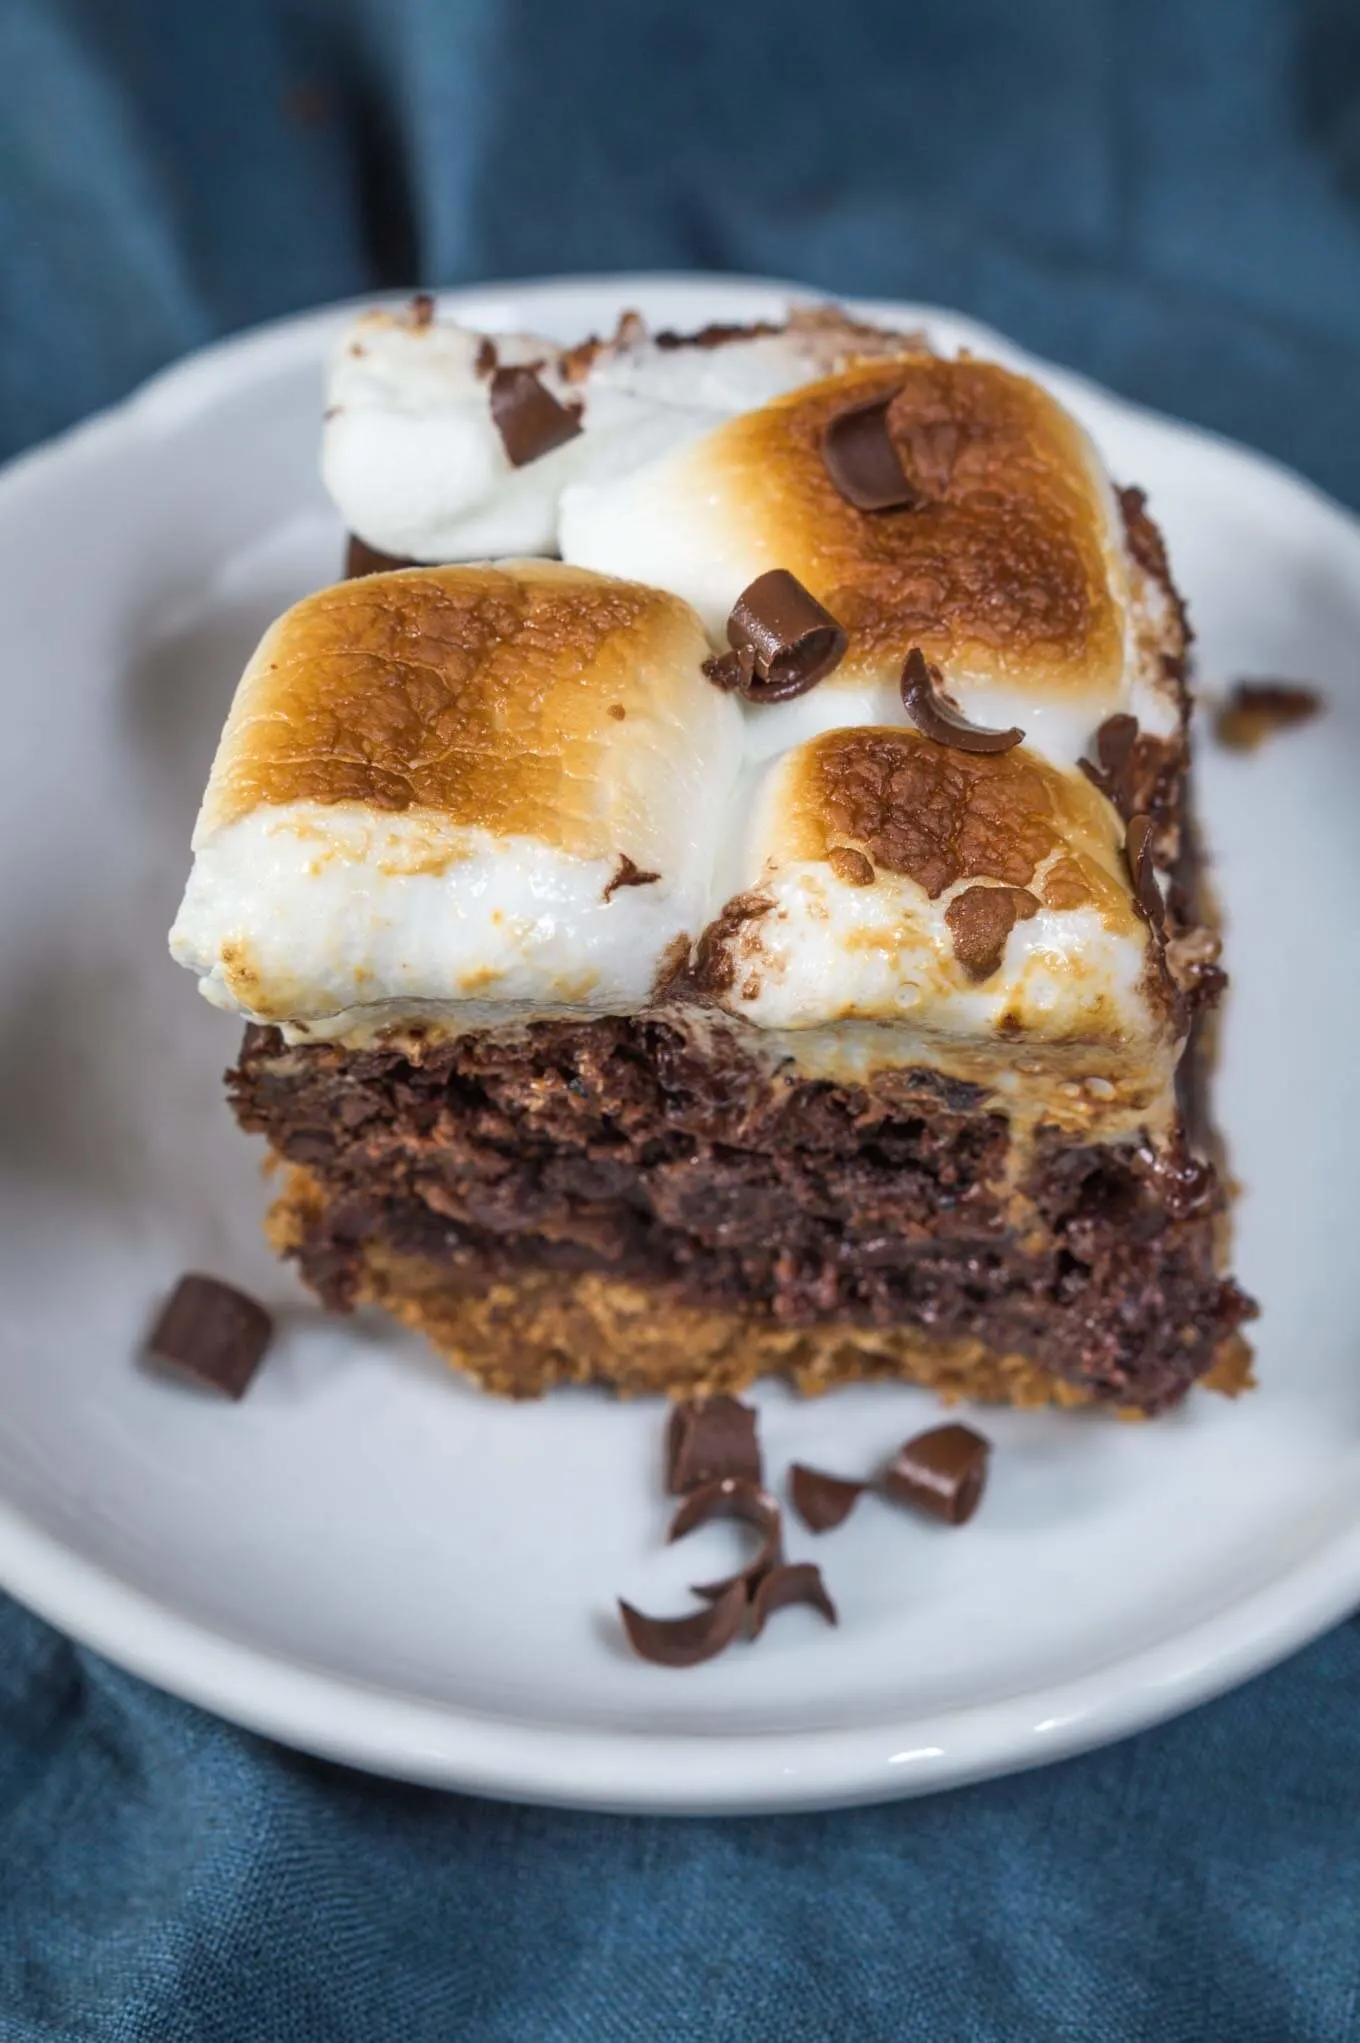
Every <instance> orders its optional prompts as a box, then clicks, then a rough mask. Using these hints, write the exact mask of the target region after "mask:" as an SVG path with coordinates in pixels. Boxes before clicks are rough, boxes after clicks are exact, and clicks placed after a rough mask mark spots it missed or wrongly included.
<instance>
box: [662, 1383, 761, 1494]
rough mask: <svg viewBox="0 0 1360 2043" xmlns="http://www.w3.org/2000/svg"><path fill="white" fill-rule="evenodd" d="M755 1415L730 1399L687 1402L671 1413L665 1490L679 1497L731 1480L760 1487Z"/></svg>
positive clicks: (758, 1447)
mask: <svg viewBox="0 0 1360 2043" xmlns="http://www.w3.org/2000/svg"><path fill="white" fill-rule="evenodd" d="M760 1477H761V1468H760V1445H759V1442H758V1440H757V1438H756V1414H755V1412H754V1411H753V1410H752V1409H751V1407H750V1406H749V1405H744V1404H741V1403H739V1402H738V1400H737V1399H736V1398H734V1397H706V1398H691V1399H690V1400H689V1401H688V1402H687V1403H684V1404H677V1405H675V1406H673V1408H672V1410H671V1416H670V1421H669V1424H668V1425H667V1427H666V1488H667V1489H668V1490H669V1492H670V1494H671V1495H672V1496H673V1497H683V1496H684V1495H685V1494H686V1492H687V1491H689V1490H694V1489H697V1488H698V1487H699V1485H700V1484H701V1483H713V1482H723V1481H735V1482H746V1483H753V1484H754V1485H755V1486H756V1488H757V1489H759V1487H760Z"/></svg>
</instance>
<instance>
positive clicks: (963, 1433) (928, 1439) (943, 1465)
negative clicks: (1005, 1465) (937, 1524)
mask: <svg viewBox="0 0 1360 2043" xmlns="http://www.w3.org/2000/svg"><path fill="white" fill-rule="evenodd" d="M991 1451H992V1450H991V1445H990V1443H989V1442H988V1441H986V1440H984V1439H983V1437H982V1435H981V1433H975V1432H974V1431H973V1429H972V1427H971V1426H959V1425H953V1426H934V1427H932V1428H931V1430H930V1431H929V1432H928V1433H918V1434H916V1435H915V1437H914V1438H913V1439H911V1440H908V1441H907V1442H906V1443H905V1444H904V1445H903V1446H901V1447H899V1448H898V1450H897V1453H896V1454H895V1455H894V1456H893V1459H892V1460H891V1461H890V1462H889V1463H888V1466H887V1467H886V1468H885V1469H884V1470H883V1473H882V1474H881V1475H880V1477H879V1479H878V1486H879V1489H880V1490H881V1491H882V1493H883V1495H884V1496H885V1497H889V1498H891V1499H892V1501H893V1502H894V1503H895V1504H909V1505H911V1506H912V1507H913V1508H914V1509H916V1510H918V1511H926V1512H928V1513H929V1514H930V1516H931V1517H932V1518H938V1519H940V1520H941V1521H942V1522H943V1523H944V1524H945V1525H966V1524H967V1523H968V1520H969V1519H970V1518H971V1517H972V1515H973V1513H974V1512H975V1511H976V1510H977V1507H978V1505H979V1504H980V1503H981V1501H982V1492H983V1490H984V1489H985V1488H986V1486H987V1461H988V1457H989V1456H990V1454H991Z"/></svg>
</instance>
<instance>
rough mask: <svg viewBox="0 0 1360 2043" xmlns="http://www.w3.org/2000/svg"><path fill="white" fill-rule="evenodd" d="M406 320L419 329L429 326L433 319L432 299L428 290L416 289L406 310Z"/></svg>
mask: <svg viewBox="0 0 1360 2043" xmlns="http://www.w3.org/2000/svg"><path fill="white" fill-rule="evenodd" d="M406 317H407V322H408V324H410V325H411V326H414V327H416V328H417V329H419V328H420V327H422V326H429V325H430V324H431V323H432V321H433V319H434V299H433V298H432V297H431V296H430V293H429V292H428V291H417V292H416V295H415V297H414V298H413V299H412V300H411V304H410V309H409V310H408V312H407V315H406Z"/></svg>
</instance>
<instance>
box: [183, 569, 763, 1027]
mask: <svg viewBox="0 0 1360 2043" xmlns="http://www.w3.org/2000/svg"><path fill="white" fill-rule="evenodd" d="M707 650H708V649H707V645H706V643H705V640H704V635H703V631H702V629H701V627H700V625H699V622H698V620H697V618H696V617H695V616H694V615H693V613H692V612H691V611H689V610H688V609H687V608H686V606H685V605H684V604H683V603H681V602H679V601H678V600H677V599H675V598H674V597H671V596H668V595H666V594H664V593H662V592H660V591H658V590H654V589H644V588H639V587H637V586H636V585H633V584H630V583H624V582H617V581H607V580H605V579H603V578H601V577H599V576H596V575H592V574H589V573H585V572H582V571H581V570H578V569H573V568H568V567H563V566H561V565H558V564H555V563H549V562H546V561H531V562H519V563H513V564H508V565H505V566H500V567H448V568H436V569H411V570H407V571H405V572H402V573H397V574H389V575H376V576H369V577H367V578H365V579H363V580H358V581H352V582H347V583H343V584H341V585H340V586H339V587H338V588H335V589H328V590H323V591H322V592H320V593H319V594H317V595H314V596H311V597H308V598H307V599H306V600H305V601H304V602H302V603H299V604H298V605H296V606H295V608H293V609H292V610H290V611H289V612H287V614H286V615H285V616H284V617H282V618H281V619H280V620H279V621H278V623H277V624H275V625H274V626H273V627H272V628H271V629H270V630H269V631H268V632H267V633H266V635H265V637H264V639H263V641H262V643H261V645H260V647H259V649H258V651H257V652H256V654H255V656H254V658H253V659H252V661H251V663H250V665H249V667H248V668H247V670H246V673H245V675H244V677H243V679H242V681H241V684H240V687H239V689H238V691H237V695H236V699H235V702H234V704H233V706H232V710H231V714H230V716H229V717H228V720H227V725H226V728H225V730H224V732H223V736H222V741H221V744H220V746H219V748H218V753H217V757H216V760H215V761H214V764H213V769H212V774H211V777H210V779H209V783H208V788H207V793H206V795H205V797H204V801H203V806H202V809H201V811H200V814H199V819H198V824H197V827H196V829H195V832H194V839H193V847H194V865H193V871H192V874H191V877H190V880H189V884H188V889H187V891H186V894H185V897H184V902H183V905H182V907H181V909H180V913H179V917H178V919H177V921H176V923H175V927H174V929H173V931H172V932H171V950H172V952H173V954H174V956H175V957H176V958H177V959H178V960H179V961H180V962H181V963H182V964H185V965H187V966H189V967H190V968H191V969H192V970H193V971H195V972H197V973H198V974H199V977H200V981H201V990H202V991H203V993H204V994H205V995H206V996H207V998H208V999H209V1000H211V1001H213V1002H214V1003H215V1004H216V1005H218V1006H220V1007H225V1008H229V1009H232V1010H234V1011H236V1012H238V1013H240V1014H243V1015H247V1016H250V1017H251V1018H253V1019H255V1020H261V1021H280V1022H287V1023H289V1024H294V1025H296V1024H301V1025H302V1027H303V1029H304V1031H305V1030H307V1029H308V1028H310V1027H311V1025H312V1024H313V1023H316V1022H318V1021H320V1020H322V1019H324V1018H325V1017H328V1016H335V1015H337V1014H341V1013H347V1012H349V1011H352V1010H363V1009H365V1008H368V1007H371V1006H385V1005H390V1004H391V1003H394V1002H395V1003H398V1004H399V1005H401V1006H402V1007H403V1008H404V1009H406V1010H412V1009H415V1008H418V1007H419V1006H420V1005H421V1004H422V1003H431V1002H434V1003H457V1004H460V1005H462V1006H464V1007H466V1008H468V1009H469V1010H471V1009H473V1008H475V1009H477V1010H478V1011H480V1012H483V1013H490V1014H493V1015H495V1014H502V1013H506V1012H513V1011H517V1010H520V1009H523V1008H529V1009H532V1010H533V1011H536V1012H552V1011H557V1010H559V1009H564V1008H565V1009H571V1010H578V1011H585V1012H590V1011H599V1010H604V1011H610V1010H614V1011H628V1010H630V1009H633V1008H636V1007H638V1006H641V1005H642V1004H644V1003H645V1001H646V1000H647V998H648V996H649V994H650V992H651V989H652V985H653V982H654V980H655V979H656V977H657V974H658V971H659V970H660V969H661V967H662V964H663V961H664V960H665V959H666V957H667V955H668V953H673V950H674V946H675V945H676V943H677V941H678V940H681V939H685V938H688V937H692V936H693V934H694V933H695V932H697V930H698V929H699V928H700V927H701V926H702V924H703V922H704V920H705V917H706V914H707V908H708V902H709V898H710V891H711V866H712V856H713V827H712V818H713V815H714V814H715V813H722V812H723V811H724V809H725V807H726V804H727V802H728V798H729V793H730V788H731V785H732V782H733V780H734V778H735V776H736V773H737V770H738V765H739V757H740V746H741V720H740V716H739V713H738V711H737V709H736V708H735V706H734V704H733V703H732V702H731V701H730V700H729V699H728V698H726V697H724V696H723V695H721V694H720V693H719V692H718V691H716V690H715V689H713V688H712V687H711V686H710V685H709V684H708V683H707V682H706V681H705V680H704V678H703V675H702V672H701V662H702V661H703V659H704V658H705V656H706V654H707ZM322 1032H323V1033H324V1030H323V1031H322Z"/></svg>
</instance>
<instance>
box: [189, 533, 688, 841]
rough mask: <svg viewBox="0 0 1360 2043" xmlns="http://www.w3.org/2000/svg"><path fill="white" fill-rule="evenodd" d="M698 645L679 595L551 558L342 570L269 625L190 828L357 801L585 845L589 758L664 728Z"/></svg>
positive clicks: (602, 816)
mask: <svg viewBox="0 0 1360 2043" xmlns="http://www.w3.org/2000/svg"><path fill="white" fill-rule="evenodd" d="M706 651H707V648H706V646H705V643H704V640H703V635H702V633H701V631H700V629H699V626H698V623H697V621H696V620H695V618H694V617H693V615H692V613H691V612H690V611H689V610H688V609H687V607H686V606H685V604H683V603H681V602H680V601H678V600H677V599H676V598H675V597H673V596H668V595H666V594H665V593H664V592H663V591H661V590H658V589H646V588H642V587H640V586H638V585H637V584H635V583H629V582H615V581H608V580H606V579H604V578H603V577H601V576H598V575H594V574H589V573H587V572H585V571H583V570H581V569H576V568H567V567H563V566H561V565H560V564H559V563H557V562H551V561H524V562H520V563H517V564H516V565H515V567H514V568H513V569H507V568H504V567H490V566H477V567H454V568H419V569H408V570H406V571H404V572H402V573H399V574H391V575H376V576H369V577H366V578H364V579H361V580H356V581H350V582H342V583H341V584H340V585H339V586H338V587H336V588H333V589H325V590H322V591H320V592H319V593H318V594H317V595H314V596H311V597H308V598H307V599H306V600H305V601H304V602H302V603H299V604H298V605H296V606H295V608H294V609H292V610H290V611H289V612H288V613H287V615H286V616H285V617H284V618H282V619H280V621H279V623H278V624H277V625H275V626H274V627H273V629H272V630H271V631H270V632H269V634H268V635H267V636H266V638H265V640H264V642H263V644H262V645H261V647H260V649H259V651H258V653H257V654H256V656H255V659H254V660H253V661H252V663H251V666H250V668H249V669H248V670H247V673H246V676H245V678H244V680H243V682H242V685H241V688H240V691H239V693H238V695H237V698H236V702H235V705H234V706H233V709H232V713H231V717H230V720H229V722H228V724H227V728H226V731H225V733H224V735H223V741H222V748H221V752H220V754H219V757H218V761H217V765H216V767H215V769H214V773H213V779H212V782H211V785H210V788H209V792H208V797H207V800H206V802H205V808H204V816H203V819H202V822H201V823H200V829H199V836H200V837H201V836H202V835H203V834H204V833H205V832H207V831H210V830H216V829H219V828H221V827H222V826H223V825H225V824H227V823H230V822H232V821H234V820H235V819H236V818H238V817H240V816H243V815H245V814H247V813H248V812H249V811H250V810H252V809H256V808H259V807H261V806H271V807H278V806H281V805H283V804H285V803H293V802H310V803H323V804H330V803H337V802H353V803H359V804H362V805H363V806H365V807H366V808H369V809H373V810H378V811H404V810H410V809H420V810H423V811H426V812H429V813H432V814H436V815H438V816H440V817H442V818H444V819H445V820H446V821H448V822H449V823H453V824H458V825H462V826H465V827H479V828H483V829H487V830H491V831H494V832H495V833H497V834H498V835H506V834H510V833H522V834H524V835H527V836H531V837H534V838H536V839H538V840H540V841H550V842H552V843H553V844H555V845H556V847H557V848H558V849H560V850H562V851H565V852H569V853H571V854H572V855H574V856H578V857H593V856H596V855H599V854H600V853H601V852H603V851H606V850H608V849H610V848H611V842H610V834H609V832H610V809H611V806H612V805H613V803H614V801H615V798H616V790H614V789H612V788H611V787H610V786H609V784H608V783H607V782H602V781H601V780H600V778H599V776H598V767H599V764H600V760H601V757H602V755H603V754H604V753H605V752H606V751H613V752H615V753H617V752H619V751H621V750H623V749H631V748H632V747H633V746H634V745H635V744H638V743H646V744H648V745H655V744H657V743H658V742H660V741H661V740H662V734H663V732H664V730H665V727H666V726H668V725H671V726H675V727H676V728H674V729H672V730H671V732H670V736H671V737H678V736H679V735H680V734H681V727H683V726H684V725H685V724H687V723H688V721H689V719H690V717H691V715H692V713H693V708H694V700H693V698H694V696H695V694H696V693H697V692H698V691H699V688H700V686H701V684H700V683H699V682H698V680H697V675H698V668H699V665H700V662H701V661H702V660H703V658H704V657H705V654H706ZM700 702H701V704H702V695H701V696H700ZM630 719H631V720H632V721H633V731H632V732H629V731H627V729H626V726H627V725H628V723H629V720H630ZM658 727H660V728H658ZM644 732H645V734H646V735H645V736H644V735H643V734H644Z"/></svg>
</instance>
